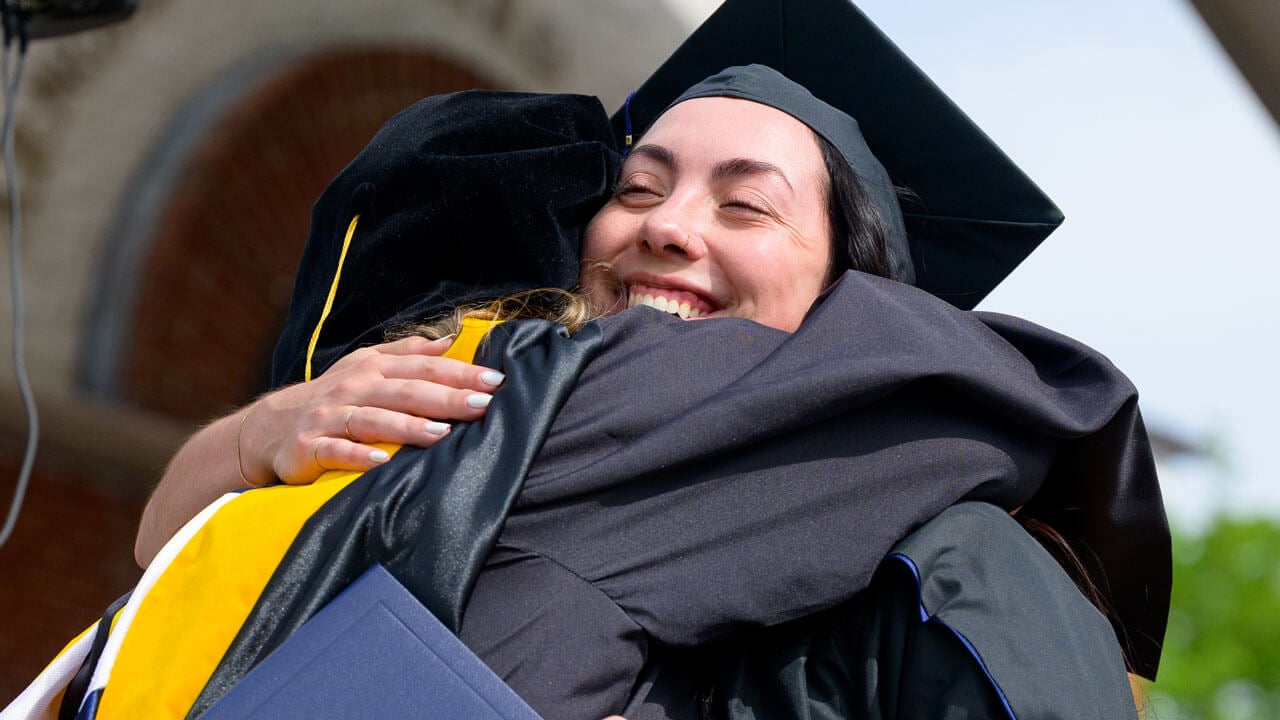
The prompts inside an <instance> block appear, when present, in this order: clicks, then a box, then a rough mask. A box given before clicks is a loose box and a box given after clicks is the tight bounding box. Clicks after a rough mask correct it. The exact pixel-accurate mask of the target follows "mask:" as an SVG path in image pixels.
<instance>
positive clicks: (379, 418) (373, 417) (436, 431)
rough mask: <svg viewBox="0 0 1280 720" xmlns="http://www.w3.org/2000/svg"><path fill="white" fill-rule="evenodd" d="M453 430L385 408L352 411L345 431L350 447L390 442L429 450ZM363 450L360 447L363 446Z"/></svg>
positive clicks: (447, 424)
mask: <svg viewBox="0 0 1280 720" xmlns="http://www.w3.org/2000/svg"><path fill="white" fill-rule="evenodd" d="M450 429H452V426H451V425H449V423H446V422H440V421H438V420H424V419H423V418H420V417H416V416H414V415H409V414H406V413H401V412H395V411H394V410H387V409H385V408H379V407H372V406H365V407H353V408H351V410H350V411H348V413H347V421H346V423H345V427H344V431H345V435H346V438H347V439H348V440H350V441H352V442H353V443H356V444H359V443H367V442H392V443H397V444H399V445H417V446H419V447H429V446H431V445H434V444H435V443H436V442H437V441H439V440H440V439H441V438H443V437H444V436H445V435H446V434H448V432H449V430H450ZM362 447H363V446H362Z"/></svg>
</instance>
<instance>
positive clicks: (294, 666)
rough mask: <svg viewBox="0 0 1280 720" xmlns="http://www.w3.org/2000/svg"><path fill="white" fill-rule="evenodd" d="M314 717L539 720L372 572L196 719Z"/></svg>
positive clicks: (393, 584)
mask: <svg viewBox="0 0 1280 720" xmlns="http://www.w3.org/2000/svg"><path fill="white" fill-rule="evenodd" d="M320 717H324V718H328V717H337V718H424V719H426V720H434V719H436V718H439V719H441V720H443V719H444V718H448V719H449V720H459V719H462V718H465V719H468V720H469V719H470V718H476V719H477V720H490V719H492V720H540V719H539V717H538V714H537V713H535V712H534V711H533V710H532V709H531V708H530V707H529V706H528V705H526V704H525V702H524V701H523V700H521V699H520V697H519V696H517V695H516V694H515V692H514V691H512V690H511V688H509V687H507V685H506V683H504V682H502V680H501V679H499V678H498V676H497V675H494V674H493V671H492V670H490V669H489V668H488V667H487V666H486V665H485V664H484V663H483V662H481V660H480V658H478V657H476V656H475V654H474V653H472V652H471V651H470V650H469V649H467V647H466V646H464V645H463V644H462V642H461V641H459V640H458V638H457V637H456V636H455V635H454V634H453V633H451V632H449V631H448V630H447V629H446V628H445V627H444V626H443V625H441V624H440V621H439V620H436V618H435V616H433V615H432V614H431V613H430V612H429V611H427V609H426V608H424V607H423V606H422V604H421V603H419V602H418V601H417V599H416V598H414V597H413V595H411V594H410V593H409V591H408V590H406V589H405V588H404V586H403V585H401V584H400V583H399V582H398V581H397V580H396V579H395V578H394V577H392V576H391V573H389V572H387V571H386V570H385V569H384V568H383V567H382V566H381V565H375V566H373V567H372V568H370V569H369V570H368V571H367V572H366V573H365V574H363V575H361V576H360V577H359V578H358V579H357V580H356V581H355V582H353V583H351V585H350V586H348V587H347V589H346V590H343V591H342V593H341V594H339V595H338V596H337V597H336V598H334V599H333V600H332V601H331V602H330V603H329V604H328V605H326V606H325V607H324V609H322V610H321V611H320V612H319V613H317V614H316V615H315V617H313V618H311V619H310V620H308V621H307V622H306V623H305V624H304V625H303V626H302V628H301V629H300V630H299V631H298V632H297V633H296V634H294V636H293V637H291V638H289V640H288V641H287V642H285V643H284V644H283V645H281V646H280V647H279V648H278V649H277V650H276V651H275V652H273V653H272V654H271V655H269V656H268V657H267V659H266V660H263V661H262V662H261V663H260V664H259V665H258V666H257V667H255V668H254V669H253V670H252V671H250V672H249V674H248V675H246V676H245V678H244V680H242V681H240V683H239V684H237V685H236V686H235V687H233V688H232V689H231V690H230V691H229V692H228V693H227V694H226V695H224V696H223V697H222V698H221V699H220V700H218V702H217V703H215V704H214V705H213V707H211V708H209V711H208V712H206V713H205V714H204V715H201V718H202V720H231V719H232V718H271V719H272V720H278V719H280V718H307V719H308V720H310V719H311V718H320Z"/></svg>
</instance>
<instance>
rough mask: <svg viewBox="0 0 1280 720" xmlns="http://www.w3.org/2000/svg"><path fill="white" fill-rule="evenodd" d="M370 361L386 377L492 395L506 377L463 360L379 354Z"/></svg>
mask: <svg viewBox="0 0 1280 720" xmlns="http://www.w3.org/2000/svg"><path fill="white" fill-rule="evenodd" d="M367 362H368V363H369V364H370V366H372V367H373V368H376V370H377V372H379V373H381V374H382V376H383V377H387V378H396V379H401V380H423V381H426V382H433V383H439V384H440V385H448V386H449V387H452V388H459V389H468V390H476V391H479V392H493V390H494V388H496V387H498V386H499V385H501V384H502V381H503V380H505V379H506V376H505V375H503V374H502V373H500V372H498V371H496V370H491V369H490V368H487V367H484V366H481V365H472V364H470V363H464V362H462V361H461V360H454V359H452V358H442V357H430V356H428V357H423V356H421V355H380V356H378V357H376V358H373V357H371V358H369V359H368V360H367Z"/></svg>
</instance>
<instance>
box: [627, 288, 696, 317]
mask: <svg viewBox="0 0 1280 720" xmlns="http://www.w3.org/2000/svg"><path fill="white" fill-rule="evenodd" d="M637 305H645V306H648V307H651V308H655V309H657V310H661V311H662V312H665V313H671V314H672V315H679V316H680V317H681V318H682V319H684V320H689V319H691V318H696V317H702V315H703V313H702V311H701V310H695V309H694V308H691V307H689V303H687V302H683V303H682V302H678V301H676V300H668V299H667V298H665V297H663V296H662V295H658V296H657V297H654V296H653V295H631V294H628V295H627V307H629V308H633V307H635V306H637Z"/></svg>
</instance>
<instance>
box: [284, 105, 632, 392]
mask: <svg viewBox="0 0 1280 720" xmlns="http://www.w3.org/2000/svg"><path fill="white" fill-rule="evenodd" d="M619 162H620V159H619V157H618V154H617V151H616V150H615V148H614V144H613V136H612V130H611V128H610V127H609V117H608V114H607V113H606V111H605V109H604V107H603V106H602V105H601V104H600V101H599V100H598V99H596V98H594V97H589V96H586V95H547V94H530V93H502V92H487V91H466V92H460V93H452V94H448V95H435V96H432V97H429V98H426V99H425V100H421V101H419V102H418V103H416V104H414V105H412V106H410V107H409V108H407V109H405V110H403V111H402V112H400V113H399V114H398V115H396V116H395V117H393V118H392V119H390V120H388V121H387V122H386V124H384V125H383V126H382V128H381V129H380V130H378V132H377V134H376V135H374V137H373V139H372V140H371V141H370V142H369V144H368V145H367V146H366V147H365V148H364V150H362V151H361V152H360V154H359V155H357V156H356V158H355V159H354V160H352V161H351V164H350V165H348V166H347V167H346V168H345V169H343V171H342V172H341V173H340V174H339V175H338V176H337V177H336V178H335V179H334V180H333V181H332V182H331V183H329V186H328V187H327V188H325V191H324V193H323V194H322V195H321V196H320V198H319V199H318V200H317V201H316V203H315V206H314V207H313V208H312V211H311V229H310V231H309V233H308V236H307V244H306V246H305V248H304V250H303V253H302V260H301V262H300V264H299V267H298V275H297V279H296V280H295V282H294V289H293V298H292V300H291V302H290V306H289V315H288V317H287V319H286V321H285V326H284V329H283V330H282V331H281V334H280V340H279V342H278V343H277V345H276V351H275V355H274V357H273V359H272V369H271V382H272V386H273V387H279V386H281V385H285V384H288V383H292V382H297V381H299V380H304V379H310V378H311V377H313V376H316V375H319V374H320V373H322V372H324V370H325V369H327V368H328V367H329V366H330V365H332V364H333V363H334V362H336V361H337V360H338V359H339V358H341V357H342V356H343V355H346V354H347V353H349V352H351V351H352V350H355V349H356V348H359V347H361V346H364V345H371V344H374V343H379V342H382V341H383V340H384V339H385V338H384V335H385V333H386V331H387V330H388V329H392V328H394V327H396V326H397V325H401V324H403V323H406V322H410V321H420V320H424V319H428V318H431V317H435V316H437V315H440V314H442V313H446V312H448V311H450V310H451V309H453V308H454V307H457V306H459V305H466V304H470V303H476V302H485V301H489V300H492V299H495V298H498V297H504V296H507V295H511V294H515V293H517V292H521V291H525V290H532V289H536V288H545V287H560V288H570V287H573V286H574V284H575V283H576V282H577V279H578V266H579V261H578V254H579V247H580V245H581V241H582V233H583V232H584V230H585V229H586V226H587V223H588V222H589V221H590V220H591V218H592V217H593V216H594V215H595V212H596V210H597V209H599V207H600V206H601V205H602V204H604V201H605V200H606V199H607V198H608V197H609V194H610V192H611V190H612V187H613V183H614V181H615V180H617V176H618V166H619Z"/></svg>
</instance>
